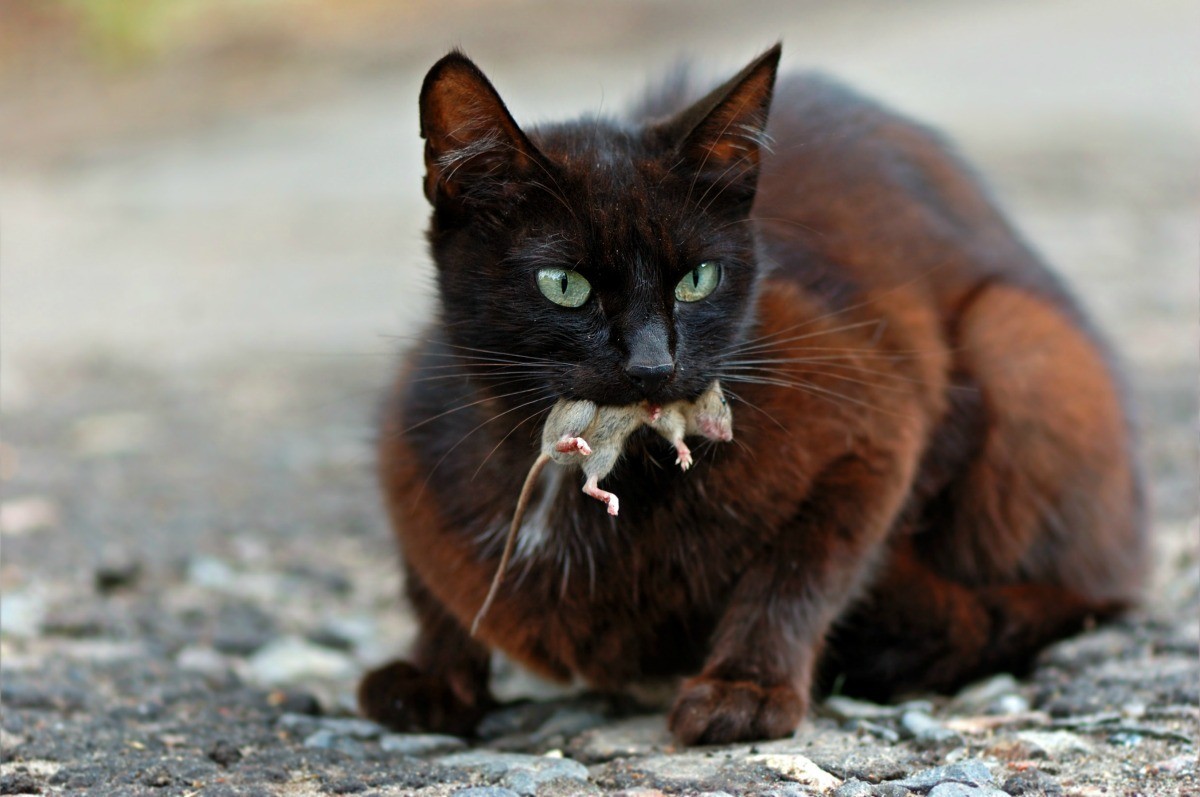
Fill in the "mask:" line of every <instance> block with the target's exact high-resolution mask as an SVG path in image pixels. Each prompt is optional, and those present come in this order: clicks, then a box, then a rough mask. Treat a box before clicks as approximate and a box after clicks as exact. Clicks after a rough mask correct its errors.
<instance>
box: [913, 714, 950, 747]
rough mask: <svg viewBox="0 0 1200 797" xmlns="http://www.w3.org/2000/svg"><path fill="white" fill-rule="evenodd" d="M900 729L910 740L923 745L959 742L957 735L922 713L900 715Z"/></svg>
mask: <svg viewBox="0 0 1200 797" xmlns="http://www.w3.org/2000/svg"><path fill="white" fill-rule="evenodd" d="M900 727H901V728H902V729H903V730H904V731H905V733H906V734H907V735H908V736H909V737H910V738H912V739H914V740H915V741H917V742H920V743H923V744H944V743H947V742H961V741H962V739H961V738H960V737H959V735H958V734H957V733H955V732H954V731H952V730H950V729H949V728H947V727H946V726H945V725H942V723H940V722H938V721H937V720H935V719H934V718H933V717H931V716H929V715H928V714H926V713H925V712H924V711H906V712H904V713H903V714H901V715H900Z"/></svg>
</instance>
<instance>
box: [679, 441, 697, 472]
mask: <svg viewBox="0 0 1200 797" xmlns="http://www.w3.org/2000/svg"><path fill="white" fill-rule="evenodd" d="M675 454H676V457H675V464H676V465H678V466H679V469H680V470H682V471H684V472H687V469H688V468H690V467H692V462H693V459H692V449H690V448H688V447H687V443H685V442H683V441H682V440H680V441H679V442H678V443H676V444H675Z"/></svg>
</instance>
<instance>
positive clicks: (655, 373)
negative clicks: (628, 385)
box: [625, 362, 675, 395]
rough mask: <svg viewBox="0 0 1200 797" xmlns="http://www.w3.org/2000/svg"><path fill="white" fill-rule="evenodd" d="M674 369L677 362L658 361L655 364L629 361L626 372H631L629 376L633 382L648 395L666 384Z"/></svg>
mask: <svg viewBox="0 0 1200 797" xmlns="http://www.w3.org/2000/svg"><path fill="white" fill-rule="evenodd" d="M674 371H675V363H671V362H666V363H656V364H654V365H644V364H642V363H629V364H627V365H626V366H625V373H627V374H629V378H630V379H631V380H632V381H633V383H634V384H635V385H637V387H638V389H639V390H641V391H642V392H643V393H645V394H646V395H652V394H653V393H655V392H656V391H657V390H658V389H659V388H660V387H662V386H663V385H665V384H666V383H667V380H668V379H670V378H671V374H672V373H674Z"/></svg>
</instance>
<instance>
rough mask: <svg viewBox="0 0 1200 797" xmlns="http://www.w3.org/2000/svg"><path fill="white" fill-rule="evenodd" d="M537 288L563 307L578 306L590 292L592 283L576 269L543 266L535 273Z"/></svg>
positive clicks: (585, 299)
mask: <svg viewBox="0 0 1200 797" xmlns="http://www.w3.org/2000/svg"><path fill="white" fill-rule="evenodd" d="M537 284H538V290H540V291H541V292H542V295H543V296H545V297H546V298H547V299H549V300H550V301H552V302H554V303H555V304H560V305H562V306H563V307H579V306H580V305H581V304H583V303H584V302H586V301H587V298H588V296H590V295H591V293H592V284H591V283H590V282H588V281H587V280H586V279H584V278H583V275H582V274H580V273H579V272H578V271H571V270H570V269H565V268H544V269H542V270H540V271H539V272H538V273H537Z"/></svg>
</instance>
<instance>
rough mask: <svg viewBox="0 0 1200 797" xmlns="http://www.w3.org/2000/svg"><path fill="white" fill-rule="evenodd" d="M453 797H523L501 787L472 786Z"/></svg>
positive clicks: (454, 793) (453, 794) (452, 794)
mask: <svg viewBox="0 0 1200 797" xmlns="http://www.w3.org/2000/svg"><path fill="white" fill-rule="evenodd" d="M451 797H521V796H520V795H519V794H517V793H516V792H515V791H513V790H512V789H504V788H501V787H499V786H472V787H471V788H469V789H459V790H458V791H456V792H452V793H451Z"/></svg>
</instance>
